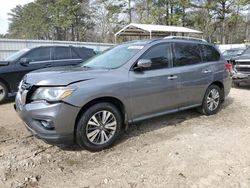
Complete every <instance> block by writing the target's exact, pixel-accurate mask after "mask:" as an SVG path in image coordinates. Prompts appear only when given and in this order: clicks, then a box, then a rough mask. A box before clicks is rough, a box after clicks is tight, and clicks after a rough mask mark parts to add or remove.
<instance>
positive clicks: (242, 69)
mask: <svg viewBox="0 0 250 188" xmlns="http://www.w3.org/2000/svg"><path fill="white" fill-rule="evenodd" d="M236 70H237V71H239V72H250V67H249V68H245V67H237V68H236Z"/></svg>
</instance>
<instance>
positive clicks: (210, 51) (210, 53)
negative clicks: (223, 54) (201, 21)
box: [202, 45, 220, 62]
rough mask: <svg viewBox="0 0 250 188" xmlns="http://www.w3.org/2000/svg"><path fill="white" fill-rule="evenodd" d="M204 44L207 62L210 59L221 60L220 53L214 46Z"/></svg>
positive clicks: (204, 54)
mask: <svg viewBox="0 0 250 188" xmlns="http://www.w3.org/2000/svg"><path fill="white" fill-rule="evenodd" d="M202 46H203V56H204V57H203V59H204V61H205V62H210V61H219V60H220V53H219V52H218V51H217V50H216V49H215V48H214V47H213V46H208V45H202Z"/></svg>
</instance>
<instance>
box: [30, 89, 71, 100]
mask: <svg viewBox="0 0 250 188" xmlns="http://www.w3.org/2000/svg"><path fill="white" fill-rule="evenodd" d="M74 90H75V89H72V88H65V87H40V88H38V89H37V90H36V91H35V92H34V94H33V95H32V97H31V100H46V101H52V102H53V101H54V102H55V101H60V100H62V99H64V98H66V97H68V96H70V95H71V94H72V93H73V92H74Z"/></svg>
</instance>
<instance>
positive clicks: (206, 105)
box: [198, 85, 223, 116]
mask: <svg viewBox="0 0 250 188" xmlns="http://www.w3.org/2000/svg"><path fill="white" fill-rule="evenodd" d="M213 92H215V93H214V96H213ZM215 94H216V95H215ZM217 97H218V98H217ZM209 98H210V100H209ZM222 99H223V97H222V91H221V89H220V88H219V87H218V86H217V85H211V86H209V87H208V88H207V91H206V93H205V96H204V98H203V102H202V106H201V107H200V108H198V110H199V112H200V113H201V114H204V115H207V116H210V115H214V114H216V113H218V112H219V111H220V109H221V104H222ZM208 101H210V102H208ZM211 106H212V107H211Z"/></svg>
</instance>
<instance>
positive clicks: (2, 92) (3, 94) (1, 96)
mask: <svg viewBox="0 0 250 188" xmlns="http://www.w3.org/2000/svg"><path fill="white" fill-rule="evenodd" d="M7 95H8V89H7V87H6V85H5V84H4V83H2V82H0V104H1V103H3V102H4V101H5V99H6V98H7Z"/></svg>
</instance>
